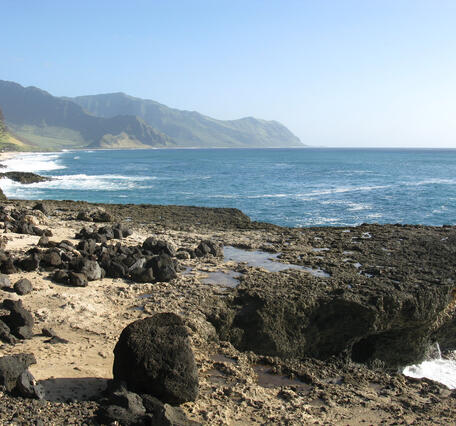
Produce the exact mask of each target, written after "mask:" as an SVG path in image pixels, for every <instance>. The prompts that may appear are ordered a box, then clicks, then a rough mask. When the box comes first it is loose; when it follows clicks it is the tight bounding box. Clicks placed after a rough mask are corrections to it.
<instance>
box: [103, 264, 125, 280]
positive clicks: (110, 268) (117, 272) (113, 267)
mask: <svg viewBox="0 0 456 426" xmlns="http://www.w3.org/2000/svg"><path fill="white" fill-rule="evenodd" d="M103 266H104V265H103ZM105 270H106V276H107V277H109V278H125V277H126V276H127V270H126V268H125V266H123V265H122V263H121V262H116V261H112V262H110V263H109V264H107V265H106V266H105Z"/></svg>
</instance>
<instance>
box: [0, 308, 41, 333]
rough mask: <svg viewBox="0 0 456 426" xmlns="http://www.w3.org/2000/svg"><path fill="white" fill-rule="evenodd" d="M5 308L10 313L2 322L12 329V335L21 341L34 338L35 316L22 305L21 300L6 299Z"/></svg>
mask: <svg viewBox="0 0 456 426" xmlns="http://www.w3.org/2000/svg"><path fill="white" fill-rule="evenodd" d="M2 306H3V308H4V309H6V310H8V311H10V313H9V315H5V316H3V317H2V318H1V319H2V321H3V322H4V323H5V324H6V325H7V326H8V327H9V328H10V330H11V333H12V334H13V335H14V336H16V337H18V338H19V339H30V338H32V336H33V332H32V328H33V323H34V321H33V316H32V314H31V313H30V312H29V311H27V310H26V309H25V308H24V306H23V305H22V301H21V300H11V299H5V300H4V301H3V304H2Z"/></svg>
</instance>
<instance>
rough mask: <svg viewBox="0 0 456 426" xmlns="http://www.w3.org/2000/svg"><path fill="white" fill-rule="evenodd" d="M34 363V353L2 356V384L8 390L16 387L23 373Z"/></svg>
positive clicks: (0, 369) (0, 381)
mask: <svg viewBox="0 0 456 426" xmlns="http://www.w3.org/2000/svg"><path fill="white" fill-rule="evenodd" d="M32 364H36V359H35V356H34V355H33V354H24V353H23V354H16V355H7V356H2V357H0V385H2V386H5V388H6V390H7V391H8V392H11V391H12V390H13V389H14V388H15V387H16V383H17V380H18V379H19V377H20V376H21V374H22V373H23V372H24V371H26V370H27V368H28V367H30V366H31V365H32Z"/></svg>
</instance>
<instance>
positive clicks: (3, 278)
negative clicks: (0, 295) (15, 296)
mask: <svg viewBox="0 0 456 426" xmlns="http://www.w3.org/2000/svg"><path fill="white" fill-rule="evenodd" d="M9 288H11V280H10V279H9V277H8V275H4V274H0V289H2V290H3V289H9Z"/></svg>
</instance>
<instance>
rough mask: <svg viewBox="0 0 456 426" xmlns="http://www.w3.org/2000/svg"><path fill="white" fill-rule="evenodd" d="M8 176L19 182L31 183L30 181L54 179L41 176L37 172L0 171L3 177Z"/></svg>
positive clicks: (37, 181) (0, 175) (0, 176)
mask: <svg viewBox="0 0 456 426" xmlns="http://www.w3.org/2000/svg"><path fill="white" fill-rule="evenodd" d="M3 177H5V178H8V179H11V180H13V181H14V182H19V183H22V184H30V183H39V182H48V181H50V180H52V178H49V177H45V176H40V175H37V174H35V173H30V172H4V173H0V179H1V178H3Z"/></svg>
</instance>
